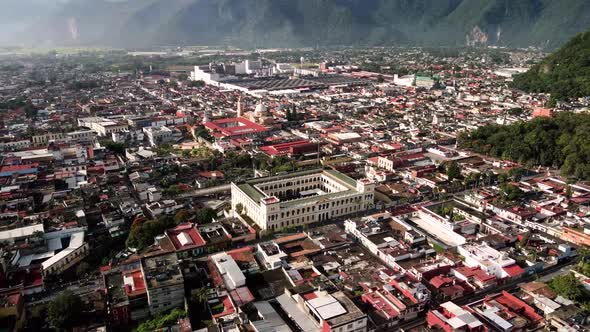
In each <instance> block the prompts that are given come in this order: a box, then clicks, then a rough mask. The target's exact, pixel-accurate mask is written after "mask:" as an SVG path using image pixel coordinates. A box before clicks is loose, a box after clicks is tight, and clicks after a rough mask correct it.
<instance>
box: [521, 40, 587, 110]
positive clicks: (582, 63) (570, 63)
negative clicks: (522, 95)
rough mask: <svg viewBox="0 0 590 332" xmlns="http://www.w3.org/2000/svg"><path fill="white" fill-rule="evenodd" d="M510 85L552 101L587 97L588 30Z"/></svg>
mask: <svg viewBox="0 0 590 332" xmlns="http://www.w3.org/2000/svg"><path fill="white" fill-rule="evenodd" d="M513 86H514V87H516V88H519V89H522V90H525V91H528V92H544V93H550V94H551V99H552V101H553V102H555V101H557V100H566V99H569V98H578V97H589V96H590V31H588V32H586V33H581V34H579V35H577V36H576V37H574V38H573V39H572V40H571V41H569V42H568V43H567V44H565V45H564V46H563V47H562V48H561V49H559V50H558V51H557V52H555V53H553V54H551V55H550V56H548V57H547V58H545V59H544V60H543V61H542V62H541V63H540V64H538V65H535V66H534V67H532V68H531V69H530V70H529V71H528V72H526V73H524V74H521V75H518V76H516V77H515V78H514V82H513Z"/></svg>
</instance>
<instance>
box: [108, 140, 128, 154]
mask: <svg viewBox="0 0 590 332" xmlns="http://www.w3.org/2000/svg"><path fill="white" fill-rule="evenodd" d="M104 146H105V148H107V150H109V151H112V152H113V153H116V154H118V155H124V154H125V149H126V146H125V144H123V143H116V142H113V141H107V142H105V143H104Z"/></svg>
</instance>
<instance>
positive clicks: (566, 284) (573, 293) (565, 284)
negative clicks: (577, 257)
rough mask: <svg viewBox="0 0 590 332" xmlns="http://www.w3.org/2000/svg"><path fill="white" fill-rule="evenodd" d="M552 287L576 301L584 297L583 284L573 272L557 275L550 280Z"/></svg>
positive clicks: (558, 292)
mask: <svg viewBox="0 0 590 332" xmlns="http://www.w3.org/2000/svg"><path fill="white" fill-rule="evenodd" d="M549 287H551V288H552V289H553V290H554V291H555V292H556V293H557V294H559V295H561V296H563V297H565V298H567V299H569V300H572V301H575V300H580V299H581V298H582V297H583V292H582V288H581V287H582V284H581V283H580V281H579V280H578V278H576V276H575V275H574V274H573V273H571V272H570V273H568V274H565V275H561V276H557V277H555V278H553V279H552V280H551V281H550V282H549Z"/></svg>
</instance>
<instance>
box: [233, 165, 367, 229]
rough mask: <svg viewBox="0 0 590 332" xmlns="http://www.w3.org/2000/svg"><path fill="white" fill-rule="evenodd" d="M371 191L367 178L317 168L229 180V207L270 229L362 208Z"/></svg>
mask: <svg viewBox="0 0 590 332" xmlns="http://www.w3.org/2000/svg"><path fill="white" fill-rule="evenodd" d="M374 191H375V184H374V183H373V182H372V181H370V180H367V179H362V180H354V179H352V178H350V177H348V176H347V175H345V174H342V173H340V172H337V171H334V170H322V169H318V170H310V171H302V172H295V173H291V174H286V175H280V176H272V177H264V178H255V179H251V180H247V181H244V182H240V183H232V208H233V210H234V211H237V212H238V213H240V214H242V215H246V216H248V217H249V218H250V219H252V221H253V222H254V223H256V224H257V225H258V226H259V227H260V228H261V229H262V230H272V231H274V230H278V229H281V228H283V227H288V226H300V225H304V224H310V223H315V222H321V221H327V220H334V219H335V218H339V217H343V216H346V215H350V214H353V213H357V212H360V211H365V210H367V209H369V208H371V207H372V206H373V202H374Z"/></svg>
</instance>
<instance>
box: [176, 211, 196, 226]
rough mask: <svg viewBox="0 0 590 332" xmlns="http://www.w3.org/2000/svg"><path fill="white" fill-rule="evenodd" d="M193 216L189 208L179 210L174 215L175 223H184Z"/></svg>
mask: <svg viewBox="0 0 590 332" xmlns="http://www.w3.org/2000/svg"><path fill="white" fill-rule="evenodd" d="M191 217H192V214H191V212H190V211H189V210H187V209H182V210H180V211H178V212H176V214H175V215H174V223H175V224H177V225H178V224H182V223H185V222H187V221H189V220H190V219H191Z"/></svg>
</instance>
